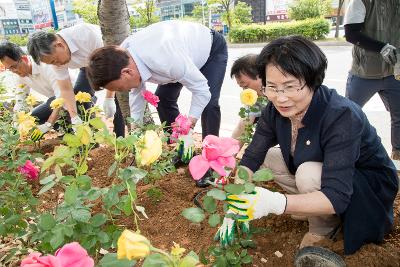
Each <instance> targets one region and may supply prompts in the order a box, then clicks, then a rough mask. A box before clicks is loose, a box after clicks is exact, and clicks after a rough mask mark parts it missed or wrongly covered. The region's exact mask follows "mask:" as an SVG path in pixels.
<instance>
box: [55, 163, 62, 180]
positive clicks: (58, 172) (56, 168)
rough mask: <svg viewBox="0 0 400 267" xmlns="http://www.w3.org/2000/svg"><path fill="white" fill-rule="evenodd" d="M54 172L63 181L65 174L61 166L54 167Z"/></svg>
mask: <svg viewBox="0 0 400 267" xmlns="http://www.w3.org/2000/svg"><path fill="white" fill-rule="evenodd" d="M54 172H55V174H56V177H57V178H58V179H61V177H63V174H62V171H61V168H60V166H59V165H56V166H54Z"/></svg>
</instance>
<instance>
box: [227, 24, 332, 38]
mask: <svg viewBox="0 0 400 267" xmlns="http://www.w3.org/2000/svg"><path fill="white" fill-rule="evenodd" d="M328 33H329V22H328V21H327V20H326V19H324V18H314V19H306V20H300V21H291V22H274V23H268V24H266V25H258V24H252V25H244V26H239V27H237V28H234V29H232V30H231V31H230V32H229V40H230V42H231V43H256V42H267V41H271V40H274V39H276V38H278V37H282V36H288V35H302V36H304V37H306V38H308V39H312V40H318V39H322V38H324V37H325V35H326V34H328Z"/></svg>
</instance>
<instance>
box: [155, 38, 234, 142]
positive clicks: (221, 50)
mask: <svg viewBox="0 0 400 267" xmlns="http://www.w3.org/2000/svg"><path fill="white" fill-rule="evenodd" d="M211 35H213V42H212V46H211V51H210V56H209V57H208V60H207V62H206V63H205V64H204V66H203V67H202V68H201V69H200V72H201V73H202V74H203V75H204V76H205V77H206V79H207V81H208V86H209V87H210V93H211V100H210V102H209V103H208V104H207V106H206V107H205V109H204V111H203V113H202V114H201V127H202V137H203V139H204V137H206V136H207V135H209V134H213V135H216V136H218V135H219V128H220V125H221V109H220V106H219V97H220V92H221V86H222V82H223V81H224V77H225V71H226V64H227V61H228V49H227V46H226V42H225V39H224V37H223V36H222V35H221V34H219V33H218V32H214V31H211ZM181 89H182V84H180V83H169V84H163V85H159V86H158V87H157V90H156V92H155V94H156V95H157V96H158V97H159V98H160V102H159V103H158V108H157V111H158V115H159V117H160V121H161V122H167V124H166V125H167V126H170V125H171V123H173V122H174V121H175V118H176V117H177V116H178V115H179V108H178V104H177V101H178V97H179V94H180V92H181Z"/></svg>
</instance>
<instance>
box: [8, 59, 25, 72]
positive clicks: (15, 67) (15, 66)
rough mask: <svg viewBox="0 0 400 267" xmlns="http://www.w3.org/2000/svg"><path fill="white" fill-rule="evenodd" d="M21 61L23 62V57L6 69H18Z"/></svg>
mask: <svg viewBox="0 0 400 267" xmlns="http://www.w3.org/2000/svg"><path fill="white" fill-rule="evenodd" d="M19 63H21V59H19V60H18V61H17V63H15V64H13V65H11V66H10V67H8V68H6V70H10V71H16V70H17V68H18V65H19Z"/></svg>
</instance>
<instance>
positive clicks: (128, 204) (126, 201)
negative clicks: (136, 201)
mask: <svg viewBox="0 0 400 267" xmlns="http://www.w3.org/2000/svg"><path fill="white" fill-rule="evenodd" d="M117 207H118V208H119V209H120V210H121V211H123V212H124V214H125V215H126V216H129V215H131V214H132V201H131V198H130V196H128V195H125V196H122V197H121V199H120V201H119V203H118V205H117Z"/></svg>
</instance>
